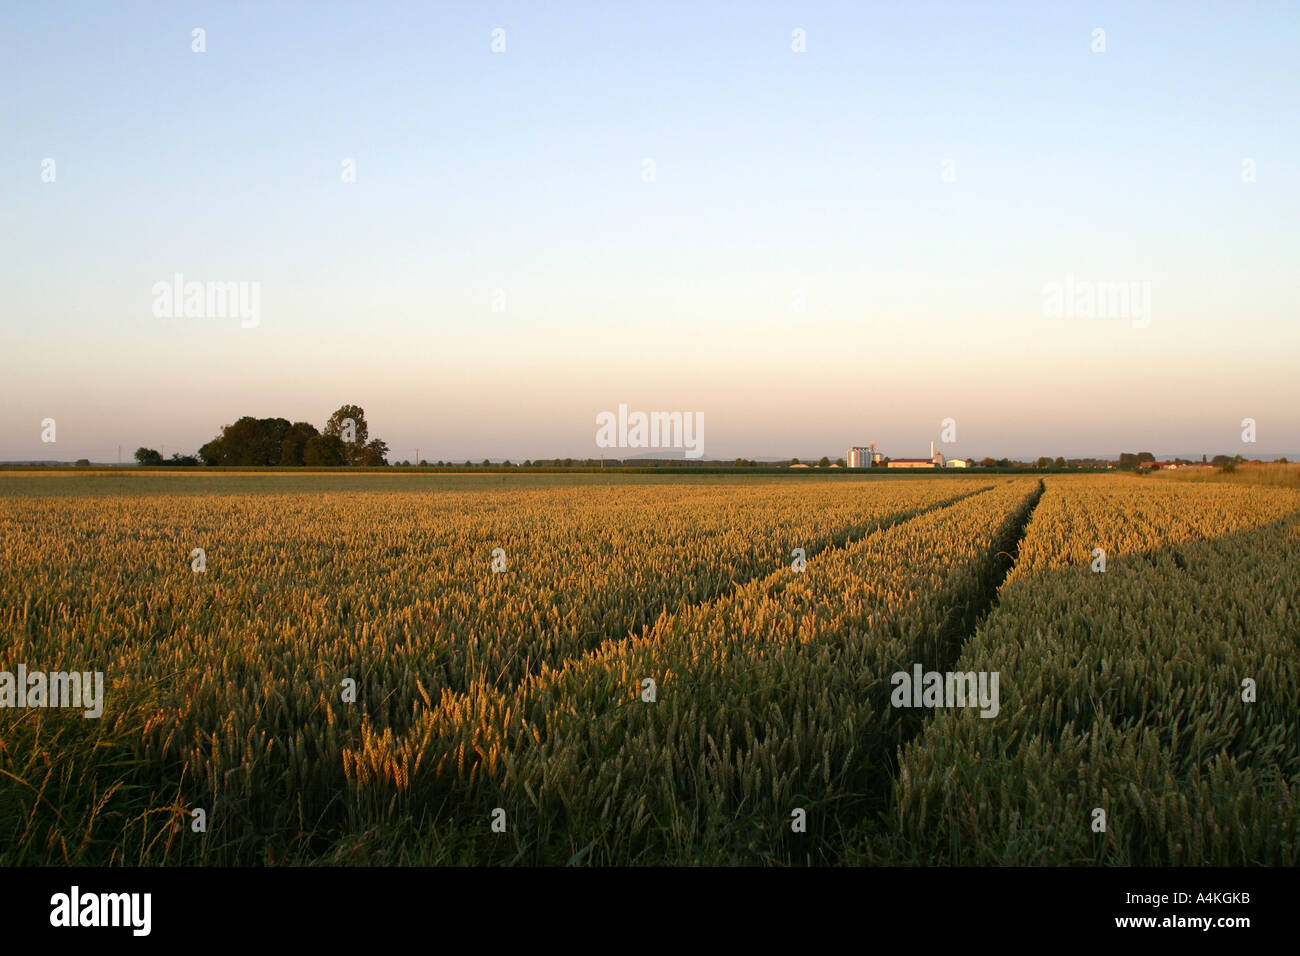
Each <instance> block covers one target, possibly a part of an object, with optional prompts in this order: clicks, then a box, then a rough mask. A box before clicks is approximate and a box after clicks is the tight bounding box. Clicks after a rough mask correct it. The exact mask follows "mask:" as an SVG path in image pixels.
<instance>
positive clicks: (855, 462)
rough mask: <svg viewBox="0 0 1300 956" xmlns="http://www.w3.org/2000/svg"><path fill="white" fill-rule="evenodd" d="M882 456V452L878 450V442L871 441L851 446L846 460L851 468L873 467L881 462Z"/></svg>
mask: <svg viewBox="0 0 1300 956" xmlns="http://www.w3.org/2000/svg"><path fill="white" fill-rule="evenodd" d="M881 457H882V456H881V454H880V452H878V451H876V443H875V442H869V443H868V444H866V445H853V446H852V447H850V448H849V453H848V455H847V456H846V458H845V460H846V461H847V462H848V463H849V467H850V468H873V467H875V466H876V465H879V464H880V460H881Z"/></svg>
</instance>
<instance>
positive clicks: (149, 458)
mask: <svg viewBox="0 0 1300 956" xmlns="http://www.w3.org/2000/svg"><path fill="white" fill-rule="evenodd" d="M135 460H136V463H137V464H140V465H197V464H198V463H199V460H198V459H197V458H195V457H194V456H193V455H181V454H176V453H173V454H172V456H171V458H163V456H162V455H160V454H158V452H157V451H156V450H154V449H153V448H137V449H136V450H135ZM77 464H78V465H79V464H81V462H77ZM87 464H89V462H87Z"/></svg>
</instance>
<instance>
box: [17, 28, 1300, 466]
mask: <svg viewBox="0 0 1300 956" xmlns="http://www.w3.org/2000/svg"><path fill="white" fill-rule="evenodd" d="M1129 6H1130V5H1127V4H1104V3H1078V4H1046V3H1006V4H973V3H942V4H935V3H905V4H884V3H879V4H876V3H873V4H864V3H843V4H791V3H782V4H775V3H654V4H635V5H634V4H630V3H629V4H622V3H620V4H609V5H596V4H594V3H593V4H569V3H555V4H551V3H548V4H539V3H490V2H489V3H455V4H452V3H441V4H395V3H382V2H381V3H374V4H360V3H330V4H316V3H312V4H289V3H277V4H274V5H261V4H233V3H232V4H208V3H204V4H182V3H156V4H135V3H124V4H103V3H60V4H37V3H26V2H21V3H7V4H5V5H4V6H3V7H0V83H2V84H3V88H4V90H5V95H4V96H3V99H2V100H0V183H3V202H0V312H2V313H3V319H2V320H0V321H2V323H3V348H2V349H0V378H2V379H3V385H2V386H0V390H2V394H3V399H4V400H3V406H2V408H0V459H24V458H41V459H47V458H55V459H62V460H72V459H76V458H81V457H87V458H90V459H92V460H95V461H111V460H114V459H115V457H116V448H117V446H118V445H119V444H120V445H121V446H122V448H123V457H124V458H128V459H129V457H130V453H131V451H132V450H134V448H136V447H137V446H139V445H145V446H150V447H154V448H159V449H160V450H162V449H163V447H164V446H166V451H167V452H168V453H170V452H172V451H176V450H182V451H193V450H195V449H197V447H198V446H199V445H200V444H202V443H203V442H204V441H206V440H207V439H208V438H211V437H212V436H213V435H214V434H216V433H217V432H218V431H219V429H220V426H221V425H223V424H226V423H229V422H232V421H234V420H235V419H236V418H237V417H239V416H240V415H246V414H247V415H255V416H258V417H266V416H283V417H286V418H290V419H294V420H307V421H310V422H313V423H314V424H316V425H317V426H318V427H319V426H321V425H323V424H324V421H325V419H326V418H327V417H328V415H329V413H330V412H331V411H332V410H333V409H334V408H336V407H338V406H339V405H341V404H344V403H356V404H360V405H362V406H364V408H365V409H366V412H367V418H368V421H369V425H370V432H371V434H372V436H378V437H381V438H384V439H385V440H387V441H388V443H389V445H390V448H391V454H390V458H391V459H395V460H396V459H403V458H413V457H414V456H415V449H416V448H419V450H420V455H421V457H424V458H426V459H429V460H437V459H447V460H456V461H461V460H464V459H473V460H475V461H477V460H481V459H483V458H485V457H490V458H510V459H512V460H516V461H519V460H523V459H525V458H538V457H552V456H574V457H588V456H595V455H597V454H599V451H600V450H599V449H598V448H597V447H596V445H595V433H596V426H595V416H596V414H597V413H598V412H601V411H605V410H614V409H616V408H617V407H618V405H619V404H620V403H626V404H627V405H629V406H630V407H631V408H632V409H634V410H636V409H641V410H646V411H650V410H665V411H669V410H682V411H697V412H702V413H703V415H704V418H705V434H704V438H705V445H704V449H705V454H706V457H708V458H733V457H736V456H740V455H743V456H746V457H753V456H781V457H786V456H799V457H819V456H821V455H823V454H826V455H830V456H832V457H834V456H837V455H842V454H844V451H845V449H846V448H847V446H848V445H849V444H865V443H866V442H867V441H869V440H875V441H876V442H877V444H878V445H879V446H880V448H881V449H882V451H884V452H885V453H886V454H890V455H893V456H895V457H909V456H919V455H924V454H926V453H927V452H928V449H929V442H930V441H931V440H937V439H938V438H939V437H940V436H939V430H940V424H939V423H940V421H941V420H942V419H944V418H953V419H955V421H956V423H957V437H958V441H957V443H956V444H955V445H952V446H944V447H945V450H946V451H948V452H949V454H957V455H960V454H968V455H977V456H983V455H993V456H995V457H1001V456H1003V455H1009V456H1012V457H1025V456H1029V457H1036V456H1038V455H1041V454H1045V455H1051V456H1056V455H1065V456H1067V457H1068V456H1078V455H1107V456H1114V455H1116V454H1118V453H1119V452H1120V451H1123V450H1132V451H1138V450H1149V451H1152V452H1154V453H1156V454H1157V455H1159V456H1165V455H1172V454H1185V453H1201V452H1205V453H1209V454H1215V453H1217V452H1226V453H1229V454H1235V453H1238V452H1241V453H1244V454H1246V455H1247V457H1253V456H1255V455H1258V454H1295V453H1296V452H1297V451H1300V401H1298V398H1300V385H1298V382H1300V379H1298V377H1297V373H1296V359H1297V356H1300V321H1298V320H1300V269H1297V264H1296V263H1297V257H1296V251H1297V243H1296V240H1295V236H1296V229H1297V223H1298V222H1300V188H1298V185H1297V184H1298V183H1300V179H1298V177H1300V135H1297V126H1298V123H1300V112H1297V106H1296V104H1297V103H1300V78H1298V71H1297V70H1296V69H1295V57H1296V52H1295V51H1296V49H1297V46H1298V45H1300V44H1298V43H1297V41H1298V40H1300V4H1285V3H1219V4H1216V3H1196V4H1189V3H1182V4H1175V3H1169V4H1159V5H1156V4H1146V5H1143V9H1141V10H1137V9H1129ZM195 27H201V28H203V29H204V30H205V31H206V52H204V53H201V54H199V53H194V52H192V50H191V43H192V40H191V30H192V29H193V28H195ZM498 27H499V28H502V29H504V30H505V40H506V49H505V51H504V52H502V53H493V52H492V50H491V43H492V31H493V29H494V28H498ZM796 28H798V29H802V30H804V31H805V34H806V52H803V53H796V52H794V51H793V50H792V48H791V47H792V31H793V30H795V29H796ZM1095 28H1102V29H1104V30H1105V41H1106V51H1105V52H1104V53H1094V52H1092V49H1091V46H1092V43H1093V30H1094V29H1095ZM46 158H52V159H54V160H55V163H56V167H55V168H56V180H55V181H54V182H52V183H49V182H42V178H41V173H42V161H43V160H44V159H46ZM347 158H351V159H354V160H355V163H356V180H357V181H356V182H355V183H344V182H342V181H341V180H342V177H341V168H342V163H343V160H344V159H347ZM647 159H650V160H652V161H653V163H654V172H655V176H654V181H653V182H646V181H644V180H643V168H644V166H643V163H644V161H645V160H647ZM1245 159H1250V160H1252V161H1253V162H1254V165H1255V169H1256V181H1255V182H1244V181H1243V176H1242V169H1243V160H1245ZM945 160H951V161H952V165H951V169H952V171H953V172H954V173H955V179H954V180H953V181H951V182H946V181H944V178H943V175H942V173H943V170H944V168H945V167H944V166H943V163H944V161H945ZM177 273H180V274H182V275H183V276H184V277H185V278H186V279H187V280H200V281H250V282H252V281H255V282H258V283H260V289H261V317H260V323H259V325H258V326H257V327H256V328H248V329H246V328H241V324H240V321H239V319H238V318H202V319H193V318H191V319H185V318H175V319H170V318H157V317H155V316H154V315H153V312H152V308H151V306H152V303H153V296H152V292H151V290H152V287H153V285H154V283H156V282H159V281H170V280H171V279H172V277H173V275H175V274H177ZM1067 277H1070V278H1071V281H1074V282H1075V283H1079V282H1145V283H1149V284H1150V289H1151V297H1152V298H1151V315H1150V323H1149V325H1148V326H1147V327H1145V328H1136V327H1134V323H1133V322H1132V321H1129V320H1128V319H1126V318H1123V317H1105V318H1093V319H1083V318H1064V317H1053V316H1050V315H1045V310H1044V287H1045V285H1046V284H1048V283H1053V282H1057V283H1062V284H1063V283H1064V282H1065V281H1066V280H1067ZM495 290H501V291H500V294H501V295H502V296H503V297H504V306H505V310H504V311H503V312H494V311H493V309H492V305H493V296H494V291H495ZM799 303H802V305H803V308H802V311H801V310H799V308H798V305H799ZM47 417H52V418H54V419H55V420H56V422H57V436H58V441H57V442H56V443H55V444H44V443H42V442H41V420H42V419H44V418H47ZM1246 417H1251V418H1254V419H1255V420H1256V422H1257V429H1258V442H1257V444H1255V445H1253V446H1247V445H1243V444H1242V442H1241V420H1242V419H1243V418H1246ZM635 453H641V450H635V451H629V452H627V454H635Z"/></svg>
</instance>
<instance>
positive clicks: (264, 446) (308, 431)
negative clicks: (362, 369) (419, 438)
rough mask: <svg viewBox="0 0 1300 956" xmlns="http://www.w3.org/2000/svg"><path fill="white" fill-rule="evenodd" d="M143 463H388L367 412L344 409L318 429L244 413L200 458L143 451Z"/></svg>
mask: <svg viewBox="0 0 1300 956" xmlns="http://www.w3.org/2000/svg"><path fill="white" fill-rule="evenodd" d="M135 460H136V461H137V462H139V463H140V464H142V465H164V464H167V465H197V464H199V461H200V460H202V462H203V464H205V465H271V466H275V465H312V466H330V465H368V466H378V465H387V464H388V445H387V443H386V442H382V441H380V440H379V439H377V438H376V439H372V438H370V429H369V426H367V424H366V412H365V409H363V408H362V407H361V406H360V405H344V406H343V407H342V408H340V409H339V410H338V411H336V412H335V413H334V414H333V415H331V416H330V418H329V421H328V422H326V423H325V428H324V430H323V431H317V430H316V427H315V426H314V425H312V424H311V423H310V422H290V421H289V420H288V419H286V418H253V417H252V416H251V415H245V416H244V417H243V418H240V419H239V420H237V421H236V422H235V423H234V424H233V425H223V426H222V428H221V434H220V435H218V436H217V437H215V438H213V439H212V440H211V441H210V442H208V443H207V444H205V445H204V446H203V447H202V448H200V449H199V454H198V457H197V458H196V457H194V456H181V455H172V457H171V459H170V460H164V459H163V456H162V455H160V454H158V452H156V451H155V450H154V449H152V448H140V449H138V450H137V451H136V453H135Z"/></svg>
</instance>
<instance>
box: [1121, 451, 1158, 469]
mask: <svg viewBox="0 0 1300 956" xmlns="http://www.w3.org/2000/svg"><path fill="white" fill-rule="evenodd" d="M1155 460H1156V456H1155V455H1153V454H1151V452H1149V451H1140V452H1138V453H1137V454H1134V453H1133V452H1130V451H1124V452H1120V455H1119V467H1120V468H1122V469H1124V470H1125V471H1135V470H1137V468H1138V467H1139V466H1140V465H1141V464H1142V462H1144V461H1155Z"/></svg>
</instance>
